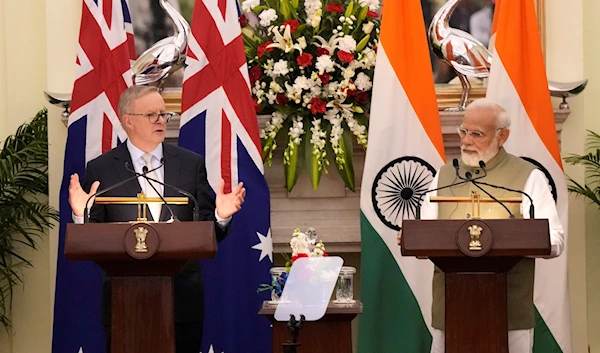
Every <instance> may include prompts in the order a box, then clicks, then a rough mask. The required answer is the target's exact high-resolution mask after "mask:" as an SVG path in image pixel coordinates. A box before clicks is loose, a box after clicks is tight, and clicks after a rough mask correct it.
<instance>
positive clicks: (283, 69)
mask: <svg viewBox="0 0 600 353" xmlns="http://www.w3.org/2000/svg"><path fill="white" fill-rule="evenodd" d="M289 72H290V70H289V69H288V62H287V61H285V60H279V61H278V62H276V63H275V65H273V74H274V75H275V76H279V75H287V74H288V73H289Z"/></svg>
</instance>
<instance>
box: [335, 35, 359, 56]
mask: <svg viewBox="0 0 600 353" xmlns="http://www.w3.org/2000/svg"><path fill="white" fill-rule="evenodd" d="M338 48H340V50H343V51H347V52H348V53H352V52H353V51H355V50H356V41H355V40H354V38H352V36H344V37H342V39H341V40H340V43H339V44H338Z"/></svg>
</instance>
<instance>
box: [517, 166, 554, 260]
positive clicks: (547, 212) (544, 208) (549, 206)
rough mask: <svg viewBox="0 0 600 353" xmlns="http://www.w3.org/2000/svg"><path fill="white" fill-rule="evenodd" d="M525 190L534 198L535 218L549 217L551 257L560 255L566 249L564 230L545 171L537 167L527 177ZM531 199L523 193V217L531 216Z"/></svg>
mask: <svg viewBox="0 0 600 353" xmlns="http://www.w3.org/2000/svg"><path fill="white" fill-rule="evenodd" d="M523 191H524V192H526V193H528V194H529V195H531V198H532V199H533V205H534V207H535V218H536V219H548V223H549V227H550V245H551V252H550V256H548V257H549V258H550V257H556V256H559V255H560V254H561V253H562V251H563V249H564V230H563V227H562V225H561V224H560V219H559V218H558V213H557V211H556V204H555V202H554V198H553V197H552V193H551V192H550V188H549V187H548V181H547V180H546V176H545V175H544V173H543V172H542V171H541V170H539V169H535V170H534V171H533V172H531V174H530V175H529V178H527V181H526V182H525V186H524V187H523ZM529 205H530V202H529V199H528V198H527V197H526V196H525V195H523V201H522V203H521V214H522V215H523V218H527V219H528V218H529Z"/></svg>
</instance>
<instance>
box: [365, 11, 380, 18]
mask: <svg viewBox="0 0 600 353" xmlns="http://www.w3.org/2000/svg"><path fill="white" fill-rule="evenodd" d="M367 17H371V18H377V17H379V14H378V13H377V12H375V11H371V10H369V11H367Z"/></svg>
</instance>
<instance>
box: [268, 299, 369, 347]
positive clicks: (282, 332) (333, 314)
mask: <svg viewBox="0 0 600 353" xmlns="http://www.w3.org/2000/svg"><path fill="white" fill-rule="evenodd" d="M275 309H277V304H270V303H269V302H268V301H265V302H263V306H262V308H261V309H260V311H259V312H258V313H259V314H260V315H265V316H266V317H267V318H268V319H269V320H270V321H271V323H272V327H273V352H281V344H282V343H284V342H286V341H288V340H289V339H290V334H289V332H288V329H287V321H277V320H275ZM362 310H363V304H362V303H361V302H360V301H359V300H356V301H355V302H354V303H350V304H337V303H334V302H332V301H330V302H329V305H328V306H327V311H325V316H323V317H322V318H321V319H320V320H319V321H308V322H305V323H304V325H303V326H302V329H301V330H300V334H299V335H298V343H301V344H302V345H301V346H300V347H299V348H298V353H349V352H352V326H351V323H352V320H353V319H354V318H355V317H356V315H358V314H360V313H362ZM296 319H299V318H296Z"/></svg>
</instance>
